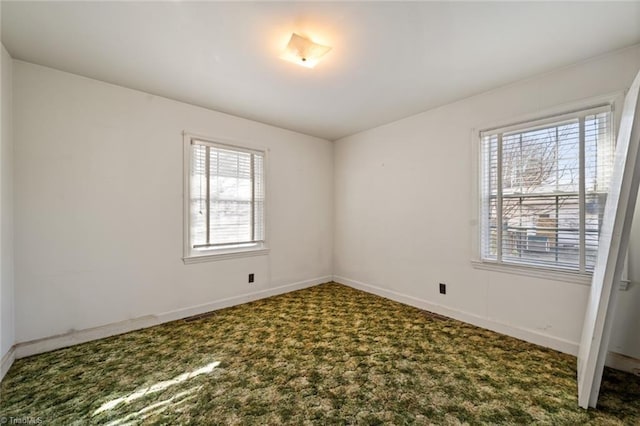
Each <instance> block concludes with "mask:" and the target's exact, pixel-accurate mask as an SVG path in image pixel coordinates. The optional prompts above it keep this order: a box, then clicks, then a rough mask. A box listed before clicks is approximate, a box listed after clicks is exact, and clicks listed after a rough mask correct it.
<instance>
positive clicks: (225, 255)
mask: <svg viewBox="0 0 640 426" xmlns="http://www.w3.org/2000/svg"><path fill="white" fill-rule="evenodd" d="M267 254H269V248H268V247H264V246H260V247H250V248H243V249H237V248H236V249H226V250H210V251H207V252H204V253H203V254H197V255H191V256H186V257H183V258H182V261H183V262H184V264H185V265H190V264H192V263H203V262H215V261H218V260H228V259H237V258H240V257H251V256H264V255H267Z"/></svg>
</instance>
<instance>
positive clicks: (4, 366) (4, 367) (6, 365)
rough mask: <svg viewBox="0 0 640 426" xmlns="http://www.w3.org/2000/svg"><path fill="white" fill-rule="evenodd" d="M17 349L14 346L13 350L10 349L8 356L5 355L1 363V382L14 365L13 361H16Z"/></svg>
mask: <svg viewBox="0 0 640 426" xmlns="http://www.w3.org/2000/svg"><path fill="white" fill-rule="evenodd" d="M15 348H16V346H15V345H13V346H12V347H11V349H9V350H8V351H7V353H6V354H4V356H3V357H2V360H1V361H0V382H1V381H2V379H4V376H5V375H6V374H7V371H9V369H10V368H11V365H13V361H15V360H16V351H15Z"/></svg>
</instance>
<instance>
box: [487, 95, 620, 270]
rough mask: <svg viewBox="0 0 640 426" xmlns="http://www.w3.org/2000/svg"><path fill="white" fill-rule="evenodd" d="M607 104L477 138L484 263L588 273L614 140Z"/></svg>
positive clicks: (594, 250)
mask: <svg viewBox="0 0 640 426" xmlns="http://www.w3.org/2000/svg"><path fill="white" fill-rule="evenodd" d="M611 116H612V113H611V107H610V106H609V105H607V106H603V107H599V108H592V109H589V110H584V111H580V112H577V113H571V114H565V115H562V116H556V117H553V118H550V119H545V120H540V121H536V122H530V123H525V124H520V125H516V126H510V127H505V128H502V129H497V130H488V131H484V132H481V134H480V137H481V158H482V167H481V170H482V171H481V175H482V176H481V193H482V207H481V237H480V245H481V256H482V260H483V261H488V262H495V263H509V264H518V265H525V266H535V267H542V268H548V269H555V270H565V271H574V272H578V273H584V274H588V273H591V272H592V271H593V268H594V266H595V261H596V257H597V250H598V239H599V234H600V227H601V224H602V215H603V212H604V205H605V201H606V198H607V190H608V186H609V180H610V176H611V171H612V165H613V154H614V139H613V135H612V133H613V132H612V124H611V121H612V117H611Z"/></svg>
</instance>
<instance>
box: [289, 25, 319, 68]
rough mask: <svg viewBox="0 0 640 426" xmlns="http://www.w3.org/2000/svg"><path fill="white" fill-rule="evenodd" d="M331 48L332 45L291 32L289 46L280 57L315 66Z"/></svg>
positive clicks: (307, 65)
mask: <svg viewBox="0 0 640 426" xmlns="http://www.w3.org/2000/svg"><path fill="white" fill-rule="evenodd" d="M330 50H331V47H329V46H323V45H321V44H317V43H314V42H312V41H311V40H309V39H308V38H305V37H302V36H300V35H298V34H296V33H293V34H291V39H290V40H289V43H288V44H287V48H286V49H285V51H284V52H283V53H282V55H281V56H280V57H281V58H282V59H284V60H285V61H289V62H293V63H294V64H298V65H302V66H303V67H307V68H313V67H315V66H316V65H317V64H318V62H319V61H320V58H322V57H323V56H324V55H326V53H327V52H328V51H330Z"/></svg>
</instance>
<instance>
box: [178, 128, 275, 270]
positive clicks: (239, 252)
mask: <svg viewBox="0 0 640 426" xmlns="http://www.w3.org/2000/svg"><path fill="white" fill-rule="evenodd" d="M182 135H183V138H182V140H183V147H182V157H183V173H182V176H183V192H182V205H183V212H182V218H183V230H182V237H183V257H182V261H183V262H184V263H185V264H186V265H189V264H193V263H203V262H211V261H218V260H227V259H235V258H240V257H251V256H263V255H267V254H269V246H268V245H267V238H268V231H269V226H268V223H269V221H268V215H267V212H268V210H269V207H268V205H269V201H268V200H269V197H268V195H267V193H268V184H267V176H268V174H269V161H268V155H269V150H268V149H267V148H265V147H261V146H256V145H253V144H250V143H246V142H238V141H234V140H229V139H225V138H212V137H210V136H203V135H199V134H196V133H190V132H187V131H184V132H183V134H182ZM194 139H195V140H198V141H204V142H209V143H212V144H215V145H226V146H228V147H230V148H232V149H236V150H239V151H242V150H248V151H260V152H263V153H264V176H263V182H264V193H265V197H264V198H265V201H264V212H263V218H264V225H263V226H264V231H263V232H264V239H263V240H264V241H262V242H259V243H249V244H238V245H237V246H231V247H229V246H225V247H221V248H212V249H210V250H202V251H200V252H199V253H194V251H193V249H192V248H191V241H190V240H191V224H190V217H191V214H190V213H191V212H190V211H189V208H190V207H189V205H190V203H189V201H190V199H191V194H190V182H189V176H190V173H191V142H192V140H194Z"/></svg>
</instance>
